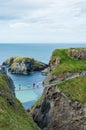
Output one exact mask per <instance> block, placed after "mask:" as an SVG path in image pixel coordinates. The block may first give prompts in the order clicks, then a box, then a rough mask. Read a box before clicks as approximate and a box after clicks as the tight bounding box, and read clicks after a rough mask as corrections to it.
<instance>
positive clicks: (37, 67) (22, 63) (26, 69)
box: [3, 56, 47, 74]
mask: <svg viewBox="0 0 86 130" xmlns="http://www.w3.org/2000/svg"><path fill="white" fill-rule="evenodd" d="M3 65H7V66H8V67H9V69H8V70H9V71H10V72H11V73H15V74H29V73H31V72H34V71H41V70H43V69H44V68H46V67H47V65H46V64H44V63H42V62H39V61H36V60H35V59H33V58H29V57H20V56H18V57H11V58H9V59H7V60H6V61H5V62H4V63H3Z"/></svg>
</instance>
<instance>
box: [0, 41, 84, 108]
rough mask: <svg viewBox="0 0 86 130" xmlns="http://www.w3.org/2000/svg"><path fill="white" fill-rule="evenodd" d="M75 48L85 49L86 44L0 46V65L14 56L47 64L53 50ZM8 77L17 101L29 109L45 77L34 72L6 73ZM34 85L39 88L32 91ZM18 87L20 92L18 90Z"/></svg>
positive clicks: (40, 90)
mask: <svg viewBox="0 0 86 130" xmlns="http://www.w3.org/2000/svg"><path fill="white" fill-rule="evenodd" d="M77 47H78V48H79V47H85V48H86V44H82V43H81V44H74V43H73V44H62V43H61V44H59V43H58V44H47V43H46V44H41V43H40V44H37V43H34V44H33V43H32V44H30V43H28V44H18V43H16V44H0V65H1V64H2V63H3V62H4V61H5V60H6V59H7V58H10V57H14V56H26V57H32V58H34V59H36V60H38V61H41V62H44V63H46V64H48V63H49V60H50V57H51V55H52V52H53V51H54V49H57V48H77ZM8 75H9V76H10V77H11V78H12V80H13V82H14V85H15V95H16V97H17V99H18V100H20V102H21V103H22V105H23V106H24V108H25V109H28V108H29V109H30V108H31V106H32V105H33V104H34V103H35V102H36V101H37V100H38V98H39V97H40V96H41V95H42V93H43V89H44V88H43V87H42V82H43V80H44V79H45V78H46V76H44V75H42V74H41V72H35V73H31V74H29V75H16V74H10V73H8ZM34 83H35V85H36V86H37V85H38V86H39V87H36V88H34V89H32V86H33V84H34ZM20 86H21V90H19V87H20Z"/></svg>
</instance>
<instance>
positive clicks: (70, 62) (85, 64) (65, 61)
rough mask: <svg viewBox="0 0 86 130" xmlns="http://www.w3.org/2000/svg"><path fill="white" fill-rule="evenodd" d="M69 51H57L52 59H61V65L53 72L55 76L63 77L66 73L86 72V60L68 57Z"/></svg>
mask: <svg viewBox="0 0 86 130" xmlns="http://www.w3.org/2000/svg"><path fill="white" fill-rule="evenodd" d="M66 51H67V49H56V50H55V51H54V52H53V54H52V57H51V60H54V59H55V58H56V57H60V59H61V63H60V64H59V65H58V67H56V68H54V69H53V70H52V71H53V73H54V74H55V75H57V76H58V75H61V74H62V73H64V72H65V71H70V72H80V71H86V60H74V59H71V58H70V57H68V55H67V54H66Z"/></svg>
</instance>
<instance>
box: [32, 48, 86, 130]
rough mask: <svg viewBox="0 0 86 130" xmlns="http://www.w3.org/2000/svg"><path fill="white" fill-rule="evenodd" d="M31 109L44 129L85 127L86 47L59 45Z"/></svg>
mask: <svg viewBox="0 0 86 130" xmlns="http://www.w3.org/2000/svg"><path fill="white" fill-rule="evenodd" d="M49 68H50V69H48V74H47V77H46V79H45V81H44V87H45V88H44V92H43V95H42V96H41V98H40V99H39V100H38V101H37V103H36V104H34V106H33V107H32V109H31V115H32V117H33V119H34V121H35V122H36V123H37V125H38V126H39V127H40V128H41V130H86V48H76V49H75V48H73V49H72V48H71V49H56V50H54V52H53V54H52V56H51V59H50V62H49Z"/></svg>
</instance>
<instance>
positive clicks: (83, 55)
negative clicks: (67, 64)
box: [67, 48, 86, 60]
mask: <svg viewBox="0 0 86 130" xmlns="http://www.w3.org/2000/svg"><path fill="white" fill-rule="evenodd" d="M67 54H68V56H69V57H71V58H72V59H78V60H86V48H82V49H69V50H68V51H67Z"/></svg>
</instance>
